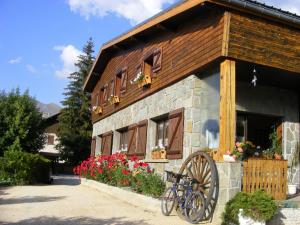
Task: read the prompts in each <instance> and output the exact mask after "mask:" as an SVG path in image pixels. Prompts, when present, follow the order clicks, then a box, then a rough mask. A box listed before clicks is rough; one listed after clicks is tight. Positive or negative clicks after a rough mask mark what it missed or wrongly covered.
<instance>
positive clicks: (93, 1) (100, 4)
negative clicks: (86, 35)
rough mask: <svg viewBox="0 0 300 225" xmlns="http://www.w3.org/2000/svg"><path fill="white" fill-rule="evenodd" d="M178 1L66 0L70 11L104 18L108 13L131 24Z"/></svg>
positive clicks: (87, 17)
mask: <svg viewBox="0 0 300 225" xmlns="http://www.w3.org/2000/svg"><path fill="white" fill-rule="evenodd" d="M176 1H178V0H84V1H83V0H68V3H69V6H70V8H71V11H73V12H79V13H80V15H81V16H84V17H85V18H86V19H89V17H90V16H100V17H104V16H106V15H107V14H108V13H114V14H116V15H117V16H120V17H124V18H126V19H128V20H129V21H130V23H131V24H136V23H139V22H142V21H143V20H145V19H147V18H149V17H151V16H153V15H154V14H156V13H158V12H160V11H162V10H163V5H165V4H172V3H174V2H176Z"/></svg>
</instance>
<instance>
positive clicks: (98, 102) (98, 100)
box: [93, 91, 101, 106]
mask: <svg viewBox="0 0 300 225" xmlns="http://www.w3.org/2000/svg"><path fill="white" fill-rule="evenodd" d="M95 98H96V101H95V104H94V105H93V106H99V105H100V102H101V96H100V92H99V91H98V92H97V93H96V96H95Z"/></svg>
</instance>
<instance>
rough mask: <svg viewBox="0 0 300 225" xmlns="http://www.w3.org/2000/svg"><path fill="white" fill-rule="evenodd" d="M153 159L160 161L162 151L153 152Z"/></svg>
mask: <svg viewBox="0 0 300 225" xmlns="http://www.w3.org/2000/svg"><path fill="white" fill-rule="evenodd" d="M151 157H152V159H160V151H154V152H151Z"/></svg>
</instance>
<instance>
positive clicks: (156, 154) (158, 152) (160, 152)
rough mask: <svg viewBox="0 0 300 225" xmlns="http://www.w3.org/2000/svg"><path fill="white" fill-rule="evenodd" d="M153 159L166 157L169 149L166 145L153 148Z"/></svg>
mask: <svg viewBox="0 0 300 225" xmlns="http://www.w3.org/2000/svg"><path fill="white" fill-rule="evenodd" d="M151 157H152V159H166V158H167V151H166V150H165V147H164V146H155V147H153V148H152V152H151Z"/></svg>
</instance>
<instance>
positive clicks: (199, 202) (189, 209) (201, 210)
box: [184, 191, 206, 223]
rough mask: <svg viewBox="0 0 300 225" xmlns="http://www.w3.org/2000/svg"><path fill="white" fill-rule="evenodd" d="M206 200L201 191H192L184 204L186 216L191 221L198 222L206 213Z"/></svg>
mask: <svg viewBox="0 0 300 225" xmlns="http://www.w3.org/2000/svg"><path fill="white" fill-rule="evenodd" d="M205 204H206V201H205V198H204V195H203V194H202V192H200V191H195V192H192V193H191V194H190V195H189V196H188V197H187V199H186V202H185V204H184V216H185V219H186V220H187V221H188V222H190V223H198V222H199V221H200V220H201V219H203V217H204V215H205V208H206V205H205Z"/></svg>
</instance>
